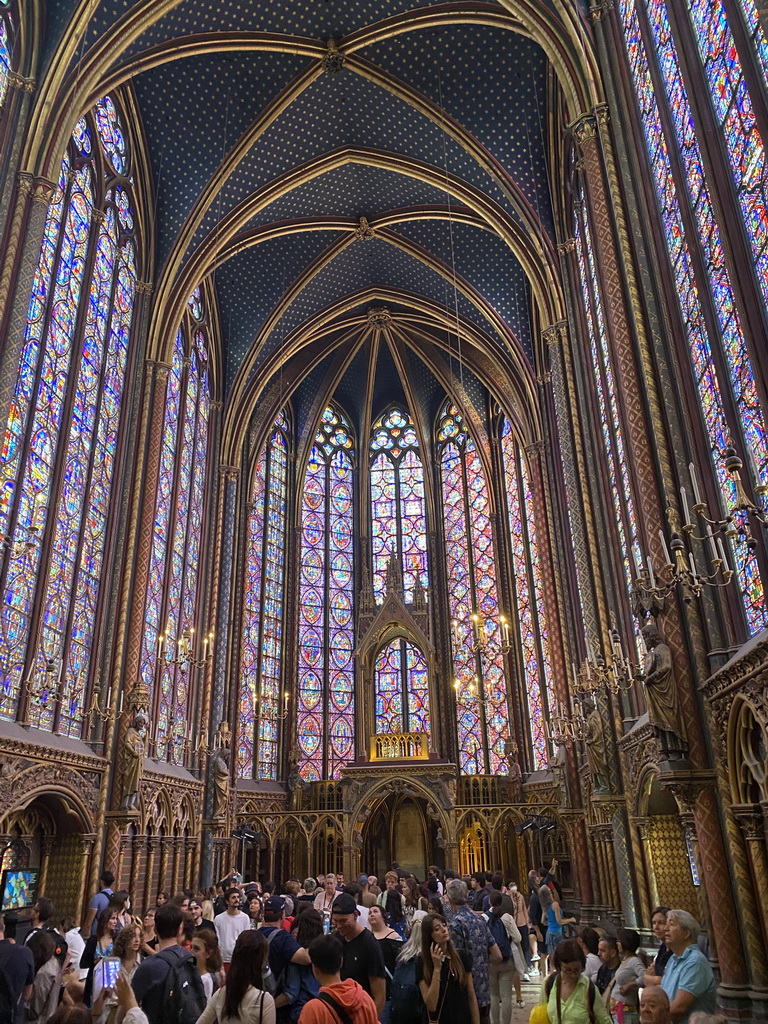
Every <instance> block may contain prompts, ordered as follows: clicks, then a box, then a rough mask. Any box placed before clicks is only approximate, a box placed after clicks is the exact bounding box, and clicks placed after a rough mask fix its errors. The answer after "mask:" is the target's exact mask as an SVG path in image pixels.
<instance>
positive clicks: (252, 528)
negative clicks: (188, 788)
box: [237, 412, 289, 780]
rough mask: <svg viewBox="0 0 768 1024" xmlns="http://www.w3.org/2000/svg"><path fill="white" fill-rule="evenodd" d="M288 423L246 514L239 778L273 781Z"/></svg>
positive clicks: (266, 458) (282, 423)
mask: <svg viewBox="0 0 768 1024" xmlns="http://www.w3.org/2000/svg"><path fill="white" fill-rule="evenodd" d="M288 451H289V443H288V420H287V419H286V416H285V413H282V412H281V413H280V415H279V416H278V417H277V420H276V421H275V424H274V427H273V430H272V433H271V436H270V437H269V439H268V440H267V442H266V443H265V445H264V447H263V448H262V450H261V453H260V454H259V458H258V461H257V463H256V468H255V472H254V478H253V491H252V499H251V503H250V506H249V513H248V539H247V542H246V543H247V553H246V568H245V594H244V598H243V646H242V659H241V667H240V672H241V675H240V715H239V730H240V732H239V739H238V746H237V774H238V775H239V776H240V777H241V778H257V779H272V780H275V779H277V767H278V765H277V758H278V740H279V735H278V726H279V723H280V718H279V717H278V716H279V715H280V713H281V708H282V702H281V699H280V693H281V680H282V675H283V609H284V589H285V554H286V550H285V540H286V515H287V502H288Z"/></svg>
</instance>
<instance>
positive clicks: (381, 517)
mask: <svg viewBox="0 0 768 1024" xmlns="http://www.w3.org/2000/svg"><path fill="white" fill-rule="evenodd" d="M371 538H372V539H371V550H372V555H373V593H374V596H375V598H376V602H377V604H381V602H382V601H383V599H384V591H385V583H386V574H387V562H388V560H389V557H390V554H391V553H392V552H394V553H395V554H396V555H397V557H398V559H399V560H400V564H401V566H402V573H403V591H404V594H405V600H406V602H411V601H413V589H414V586H415V585H416V582H417V579H418V578H419V577H420V578H421V583H422V585H423V586H424V588H425V589H426V587H427V586H428V578H427V526H426V517H425V514H424V473H423V469H422V465H421V456H420V454H419V442H418V438H417V437H416V429H415V427H414V425H413V422H412V421H411V418H410V416H409V415H408V414H407V413H406V412H404V411H403V410H402V409H398V408H395V409H391V410H390V411H389V412H387V413H385V415H384V416H382V417H380V419H379V420H377V422H376V423H375V424H374V426H373V431H372V432H371Z"/></svg>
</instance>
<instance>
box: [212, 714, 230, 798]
mask: <svg viewBox="0 0 768 1024" xmlns="http://www.w3.org/2000/svg"><path fill="white" fill-rule="evenodd" d="M217 740H218V744H217V746H216V749H215V750H214V752H213V816H214V818H224V817H226V814H227V807H228V805H229V760H230V757H231V753H232V752H231V749H230V731H229V725H228V723H227V722H222V723H221V725H220V726H219V735H218V736H217Z"/></svg>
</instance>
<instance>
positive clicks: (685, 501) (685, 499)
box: [680, 487, 691, 526]
mask: <svg viewBox="0 0 768 1024" xmlns="http://www.w3.org/2000/svg"><path fill="white" fill-rule="evenodd" d="M680 497H681V498H682V500H683V516H684V518H685V525H686V526H687V525H688V523H690V521H691V513H690V512H689V511H688V495H687V494H686V493H685V488H684V487H681V488H680Z"/></svg>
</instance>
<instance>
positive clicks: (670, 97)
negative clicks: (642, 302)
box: [618, 0, 768, 633]
mask: <svg viewBox="0 0 768 1024" xmlns="http://www.w3.org/2000/svg"><path fill="white" fill-rule="evenodd" d="M618 6H619V11H620V14H621V18H622V22H623V26H624V33H625V38H626V45H627V53H628V56H629V64H630V69H631V72H632V75H633V78H634V84H635V91H636V94H637V98H638V103H639V107H640V118H641V123H642V127H643V132H644V134H645V141H646V146H647V149H648V155H649V158H650V166H651V172H652V175H653V177H654V180H655V184H656V191H657V197H658V201H659V206H660V209H661V215H662V227H663V230H664V235H665V239H666V243H667V249H668V252H669V257H670V261H671V264H672V270H673V274H674V279H675V286H676V292H677V296H678V301H679V303H680V309H681V313H682V316H683V321H684V324H685V328H686V332H687V338H688V349H689V353H690V357H691V363H692V366H693V371H694V377H695V382H696V386H697V388H698V392H699V402H700V405H701V409H702V413H703V416H704V422H705V425H706V429H707V433H708V435H709V440H710V444H711V446H712V459H713V463H714V467H715V473H716V475H717V479H718V482H719V484H720V487H721V489H722V490H723V491H724V492H725V494H726V495H727V497H728V500H729V502H732V501H733V500H734V497H735V493H734V487H733V482H732V480H731V478H730V476H729V475H728V474H727V473H726V471H725V465H724V452H725V449H726V448H727V447H728V444H729V442H730V440H731V437H732V434H733V433H737V432H738V431H737V430H736V427H737V425H736V424H729V423H728V422H727V421H726V414H725V408H724V403H723V393H722V387H723V381H722V380H721V379H720V378H719V377H718V371H717V366H716V364H715V361H714V359H713V345H717V346H718V347H719V348H720V350H721V351H722V354H723V357H724V360H725V363H726V366H727V368H728V376H729V378H730V381H728V382H726V386H727V384H728V383H730V385H731V387H732V389H733V394H734V398H735V401H736V405H737V407H738V409H739V411H740V414H741V418H742V421H743V427H744V436H745V441H746V443H745V449H746V452H747V453H748V454H749V453H750V452H751V454H752V456H753V458H754V461H755V463H756V466H757V472H758V473H759V474H760V475H761V479H762V473H763V472H764V470H765V468H766V467H767V466H768V462H766V457H767V456H768V447H767V443H766V434H765V426H764V416H763V412H762V410H761V408H760V405H759V401H758V397H757V393H756V388H755V381H754V374H753V371H752V366H751V362H750V358H749V354H748V351H747V345H746V339H745V337H744V331H743V328H742V325H741V321H740V317H739V312H738V308H737V305H736V300H735V296H734V294H733V288H732V285H731V279H730V272H729V269H728V266H727V263H726V260H725V253H724V249H723V243H722V238H721V233H720V228H719V226H718V223H717V221H716V219H715V213H714V208H713V204H712V200H711V197H710V193H709V190H708V187H707V184H706V181H705V176H704V164H703V160H702V156H701V152H700V147H699V143H698V140H697V137H696V132H695V128H694V122H693V116H692V112H691V109H690V103H689V101H688V96H687V93H686V90H685V86H684V83H683V80H682V76H681V74H680V69H679V65H678V60H677V52H676V50H675V46H674V41H673V39H672V36H671V33H670V29H669V22H668V18H667V14H666V8H665V7H663V5H661V4H658V3H656V2H655V0H652V2H651V3H650V4H649V6H648V8H647V11H648V12H650V13H651V15H652V16H653V20H652V24H651V25H650V26H649V29H650V30H651V44H652V46H653V48H654V50H657V51H658V53H659V61H660V71H661V77H662V82H663V85H664V88H665V92H664V93H659V92H657V91H656V90H655V88H654V81H653V76H652V70H651V65H650V63H649V57H648V49H647V47H646V43H645V37H644V35H643V27H642V25H641V20H640V12H639V9H638V8H639V3H635V0H619V4H618ZM663 95H666V97H667V104H668V108H669V113H670V115H671V117H672V122H673V124H674V126H675V130H676V133H677V137H676V138H675V139H672V140H669V139H668V138H667V137H666V135H665V133H664V129H663V127H662V119H661V113H660V110H659V97H660V96H663ZM670 146H674V147H676V148H679V152H680V157H681V160H682V164H683V167H684V170H685V176H686V180H685V182H683V183H682V187H681V186H680V184H679V183H678V182H677V180H676V178H675V176H674V173H673V168H672V163H671V159H670ZM689 200H690V203H691V208H692V214H693V216H694V219H695V221H696V223H697V225H698V232H697V234H698V237H699V238H700V241H701V246H702V255H703V259H704V262H705V269H706V272H707V280H706V281H703V282H700V281H697V279H696V276H695V271H694V264H693V262H692V259H691V252H690V249H689V246H690V245H692V244H693V245H696V244H697V242H696V239H694V240H693V241H691V240H690V239H688V238H687V236H686V229H685V220H684V217H683V210H682V207H681V203H682V202H687V201H689ZM702 287H704V288H707V289H708V290H709V292H710V295H711V300H712V303H713V306H714V310H715V313H716V315H717V319H718V324H719V328H720V334H721V337H722V342H721V340H720V338H717V339H715V341H714V342H713V340H712V339H711V338H710V336H709V333H708V328H707V323H706V320H705V316H704V311H703V308H702V298H701V288H702ZM732 551H733V556H734V562H735V567H736V571H737V576H738V579H739V582H740V586H741V592H742V599H743V604H744V610H745V613H746V620H747V625H748V627H749V630H750V632H751V633H754V632H756V631H757V630H759V629H762V628H763V627H764V626H765V625H766V624H768V611H767V610H766V604H765V594H764V591H763V585H762V581H761V579H760V573H759V569H758V565H757V559H756V557H755V553H754V552H753V551H752V550H750V549H749V548H748V547H747V546H746V545H745V544H743V543H736V544H734V545H733V547H732Z"/></svg>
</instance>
